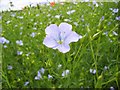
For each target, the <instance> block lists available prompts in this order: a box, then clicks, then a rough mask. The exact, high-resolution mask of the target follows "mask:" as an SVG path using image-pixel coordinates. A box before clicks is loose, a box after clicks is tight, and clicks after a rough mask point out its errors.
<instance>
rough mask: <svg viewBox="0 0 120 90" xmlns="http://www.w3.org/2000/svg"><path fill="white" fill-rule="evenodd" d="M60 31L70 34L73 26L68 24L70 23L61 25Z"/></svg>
mask: <svg viewBox="0 0 120 90" xmlns="http://www.w3.org/2000/svg"><path fill="white" fill-rule="evenodd" d="M59 28H60V31H61V32H64V33H69V32H71V31H72V25H70V24H68V23H65V22H64V23H61V24H60V25H59Z"/></svg>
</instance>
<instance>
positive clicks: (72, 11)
mask: <svg viewBox="0 0 120 90" xmlns="http://www.w3.org/2000/svg"><path fill="white" fill-rule="evenodd" d="M75 11H76V10H71V11H68V12H67V14H68V15H70V14H72V13H74V12H75Z"/></svg>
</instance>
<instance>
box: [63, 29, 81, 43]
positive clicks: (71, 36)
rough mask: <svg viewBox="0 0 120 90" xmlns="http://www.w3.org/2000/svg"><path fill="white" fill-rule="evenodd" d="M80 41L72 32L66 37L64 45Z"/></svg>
mask: <svg viewBox="0 0 120 90" xmlns="http://www.w3.org/2000/svg"><path fill="white" fill-rule="evenodd" d="M79 39H80V36H79V35H78V34H77V33H76V32H74V31H72V32H71V33H70V34H69V35H68V36H66V38H65V41H64V43H65V44H69V43H71V42H77V41H78V40H79Z"/></svg>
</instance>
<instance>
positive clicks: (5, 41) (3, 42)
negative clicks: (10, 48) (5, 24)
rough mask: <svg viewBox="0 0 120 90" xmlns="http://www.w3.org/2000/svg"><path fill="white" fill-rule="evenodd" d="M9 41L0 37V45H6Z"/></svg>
mask: <svg viewBox="0 0 120 90" xmlns="http://www.w3.org/2000/svg"><path fill="white" fill-rule="evenodd" d="M9 42H10V41H9V40H7V39H6V38H4V37H0V43H1V44H5V43H6V44H8V43H9Z"/></svg>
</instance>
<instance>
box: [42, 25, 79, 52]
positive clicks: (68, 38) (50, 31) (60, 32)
mask: <svg viewBox="0 0 120 90" xmlns="http://www.w3.org/2000/svg"><path fill="white" fill-rule="evenodd" d="M45 32H46V37H45V39H44V41H43V44H44V45H45V46H47V47H49V48H53V49H58V50H59V51H60V52H62V53H66V52H68V51H69V50H70V46H69V44H70V43H71V42H77V41H78V40H79V39H80V38H81V36H80V35H78V34H77V33H76V32H74V31H72V25H70V24H68V23H61V24H60V25H59V26H57V25H56V24H51V25H49V26H48V27H47V28H46V29H45Z"/></svg>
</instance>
